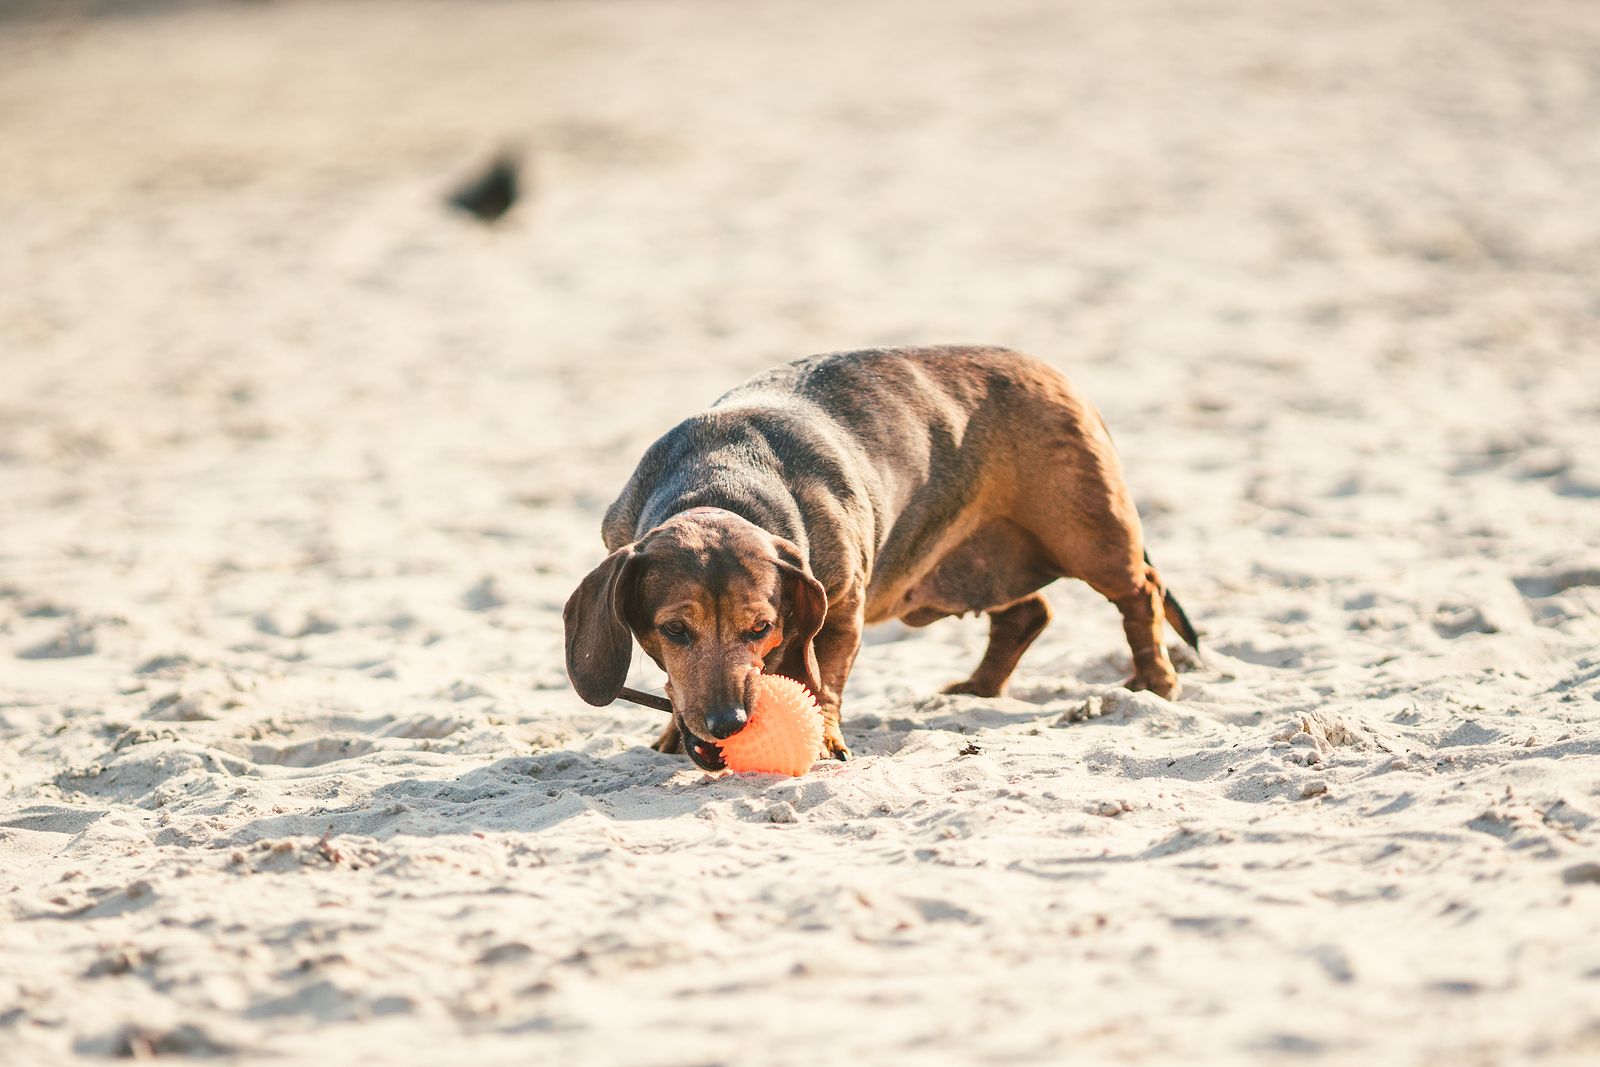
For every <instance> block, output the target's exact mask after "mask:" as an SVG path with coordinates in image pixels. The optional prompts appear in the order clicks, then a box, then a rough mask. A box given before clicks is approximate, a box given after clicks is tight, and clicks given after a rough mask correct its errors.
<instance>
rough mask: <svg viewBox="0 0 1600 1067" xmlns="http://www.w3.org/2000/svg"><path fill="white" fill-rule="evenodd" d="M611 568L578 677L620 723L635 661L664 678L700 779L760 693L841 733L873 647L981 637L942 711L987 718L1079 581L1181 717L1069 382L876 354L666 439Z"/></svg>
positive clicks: (575, 609)
mask: <svg viewBox="0 0 1600 1067" xmlns="http://www.w3.org/2000/svg"><path fill="white" fill-rule="evenodd" d="M601 532H602V536H603V537H604V539H605V544H606V547H607V548H608V549H610V550H611V554H610V555H609V556H607V557H606V559H605V561H604V562H602V563H601V564H600V565H599V566H598V567H596V568H595V569H594V571H593V572H591V573H590V574H589V576H588V577H586V578H584V580H583V582H582V584H580V585H579V586H578V589H577V591H576V592H574V593H573V594H572V597H571V599H569V600H568V601H567V605H566V610H565V612H564V613H563V617H564V619H565V622H566V645H567V673H568V675H569V676H570V677H571V679H572V684H573V686H574V688H576V689H577V691H578V695H579V696H581V697H583V699H584V700H586V701H588V702H589V703H590V704H595V705H605V704H609V703H611V702H612V701H613V700H615V699H617V696H618V695H619V693H620V691H621V690H622V687H623V683H624V681H625V680H626V677H627V673H628V665H629V660H630V658H631V655H632V649H633V640H634V638H637V639H638V641H639V644H640V645H641V646H643V648H644V650H645V652H646V653H647V654H648V655H649V656H650V658H651V659H653V660H655V661H656V663H657V665H659V666H660V667H661V668H662V669H664V670H665V671H666V673H667V696H668V697H669V698H670V700H671V702H672V708H673V718H672V721H671V722H670V723H668V725H667V728H666V730H665V732H663V733H662V735H661V737H660V738H659V739H658V740H657V741H656V743H655V747H656V748H658V749H660V750H661V751H663V752H676V751H678V748H679V746H680V745H683V746H684V747H686V748H687V749H688V751H689V755H690V757H691V758H692V759H693V760H694V761H695V763H697V764H699V765H700V766H701V767H704V768H706V769H707V770H716V769H718V768H720V767H721V766H722V757H721V754H720V752H719V750H718V748H717V745H716V742H717V741H719V740H721V739H723V738H727V737H730V736H732V735H733V734H734V733H735V732H737V731H738V730H739V729H740V728H741V727H742V726H743V725H744V724H745V722H746V721H747V718H748V713H747V711H746V708H747V706H748V703H749V692H750V685H751V681H752V679H753V678H754V677H755V675H756V674H757V673H759V672H763V671H765V672H770V673H776V674H782V675H786V676H788V677H790V678H794V679H797V680H799V681H802V682H804V683H805V684H806V685H807V686H809V687H810V688H811V691H812V692H813V693H815V694H816V696H817V700H818V703H819V704H820V705H821V707H822V711H823V715H824V718H825V720H826V723H825V729H824V735H823V738H824V739H823V743H824V745H825V746H826V749H827V751H826V752H825V753H821V754H822V755H833V756H835V757H837V758H839V759H848V758H849V749H848V748H847V747H846V746H845V741H844V735H843V734H842V733H841V732H840V729H839V704H840V699H841V697H842V695H843V693H844V684H845V679H846V678H847V677H848V676H849V674H850V667H851V664H853V663H854V662H855V658H856V652H857V651H858V650H859V649H860V647H861V631H862V627H864V626H865V625H867V624H868V623H875V622H883V621H886V620H888V619H900V620H902V621H903V622H905V623H907V624H909V625H911V626H925V625H927V624H928V623H930V622H933V621H934V620H935V619H940V618H944V617H945V616H947V615H961V614H964V613H966V612H979V611H984V612H988V613H989V647H988V650H987V651H986V652H984V655H983V659H982V661H980V662H979V664H978V666H977V669H975V670H974V671H973V672H972V677H970V678H968V679H967V680H966V681H964V682H957V683H955V684H954V685H951V686H949V687H948V688H947V689H946V690H945V692H947V693H970V694H973V695H976V696H985V697H992V696H997V695H999V694H1000V693H1001V692H1002V691H1003V690H1004V688H1005V685H1006V680H1007V679H1008V678H1009V677H1010V676H1011V672H1012V670H1013V669H1014V668H1015V667H1016V665H1017V661H1018V660H1019V659H1020V658H1021V657H1022V653H1023V652H1024V651H1025V650H1026V649H1027V647H1028V646H1029V645H1030V644H1032V643H1033V640H1034V638H1036V637H1038V636H1039V633H1040V631H1042V630H1043V629H1044V628H1045V626H1046V624H1048V623H1049V621H1050V607H1049V604H1048V603H1047V602H1046V600H1045V598H1044V595H1043V594H1042V593H1040V592H1039V590H1040V589H1041V588H1042V587H1043V586H1045V585H1048V584H1049V583H1050V582H1052V581H1054V580H1055V579H1057V578H1079V579H1082V580H1083V581H1085V582H1087V583H1088V584H1089V585H1090V587H1092V588H1093V589H1095V590H1096V591H1097V592H1099V593H1100V595H1102V596H1104V597H1105V598H1106V599H1107V600H1109V601H1111V602H1112V603H1113V604H1115V605H1116V606H1117V610H1119V611H1120V612H1122V628H1123V631H1124V632H1125V633H1126V634H1127V638H1128V645H1129V647H1130V648H1132V650H1133V676H1132V677H1131V678H1129V679H1128V681H1127V683H1126V684H1127V686H1128V687H1129V688H1131V689H1148V690H1151V691H1152V692H1155V693H1159V694H1160V695H1162V696H1164V697H1173V696H1176V694H1177V692H1178V679H1177V675H1176V674H1175V673H1174V671H1173V669H1172V663H1171V661H1170V660H1168V659H1167V653H1166V650H1165V648H1164V647H1163V645H1162V639H1161V638H1162V619H1163V616H1164V617H1165V618H1166V620H1167V621H1169V622H1171V623H1172V625H1173V627H1174V628H1175V629H1176V630H1177V631H1178V634H1179V635H1180V636H1181V637H1182V638H1183V639H1184V640H1185V641H1187V642H1188V643H1189V644H1190V645H1192V646H1195V647H1198V640H1197V638H1196V636H1195V633H1194V629H1193V627H1192V626H1190V624H1189V620H1188V619H1187V618H1186V617H1185V616H1184V613H1183V609H1182V608H1181V607H1179V606H1178V602H1177V601H1176V600H1175V599H1173V597H1172V595H1171V594H1170V593H1168V592H1166V590H1165V588H1164V587H1163V586H1162V582H1161V577H1160V575H1158V574H1157V573H1156V570H1155V568H1154V567H1153V566H1151V564H1150V561H1149V557H1148V556H1147V555H1146V554H1145V552H1144V546H1143V544H1142V538H1141V534H1140V529H1139V516H1138V512H1137V511H1136V510H1135V509H1134V505H1133V501H1132V499H1130V497H1129V495H1128V489H1127V487H1126V486H1125V485H1124V484H1123V480H1122V466H1121V464H1120V463H1119V462H1118V460H1117V455H1116V452H1115V450H1114V449H1113V448H1112V445H1111V436H1110V434H1108V433H1107V432H1106V428H1105V424H1104V423H1103V422H1102V421H1101V419H1100V415H1099V414H1098V413H1097V412H1096V411H1095V409H1094V408H1093V407H1092V406H1090V404H1089V402H1088V401H1086V400H1084V399H1083V398H1082V397H1080V396H1079V395H1078V394H1077V393H1076V392H1075V391H1074V390H1073V388H1072V386H1071V385H1070V384H1069V383H1068V382H1067V380H1066V379H1065V378H1064V377H1062V375H1061V374H1060V373H1059V372H1058V371H1056V370H1055V369H1054V368H1052V367H1049V366H1047V365H1046V364H1044V363H1041V362H1039V361H1038V360H1035V359H1031V358H1029V357H1027V356H1022V355H1019V354H1017V353H1014V352H1008V351H1004V350H1002V349H993V348H966V347H942V348H903V349H872V350H868V351H863V352H846V353H842V354H837V355H826V356H814V357H812V358H810V359H803V360H800V361H798V362H796V363H790V364H788V365H786V366H782V367H778V368H776V369H774V370H771V371H768V372H766V373H765V374H762V375H759V376H758V377H756V378H754V379H752V380H751V381H749V382H747V383H745V384H744V385H742V386H740V387H739V388H737V389H735V390H733V391H732V392H730V393H728V394H727V395H726V396H724V397H722V399H720V400H718V401H717V402H716V404H714V405H712V407H710V408H709V409H707V410H705V411H703V412H701V413H699V414H697V415H693V416H691V417H690V418H688V419H687V420H685V421H684V422H682V423H679V424H678V425H677V426H676V427H674V428H673V429H672V430H670V431H669V432H668V433H667V434H666V436H664V437H662V438H661V439H660V440H659V441H657V442H656V443H655V444H654V445H652V446H650V449H649V451H647V452H646V453H645V455H644V458H643V459H642V460H640V462H639V466H638V468H637V469H636V470H635V471H634V472H633V477H632V478H630V479H629V480H628V484H627V486H626V487H625V488H624V489H623V490H622V495H621V496H619V497H618V498H617V500H616V502H615V503H613V504H612V505H611V507H610V509H609V510H608V511H607V512H606V517H605V522H604V524H603V525H602V527H601Z"/></svg>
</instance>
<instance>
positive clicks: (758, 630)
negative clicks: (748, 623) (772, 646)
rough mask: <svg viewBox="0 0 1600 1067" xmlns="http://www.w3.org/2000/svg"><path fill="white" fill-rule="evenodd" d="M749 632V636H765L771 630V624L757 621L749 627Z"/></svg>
mask: <svg viewBox="0 0 1600 1067" xmlns="http://www.w3.org/2000/svg"><path fill="white" fill-rule="evenodd" d="M749 632H750V636H751V637H765V636H767V634H769V633H771V632H772V624H771V623H770V622H758V623H756V624H755V625H754V626H752V627H750V631H749Z"/></svg>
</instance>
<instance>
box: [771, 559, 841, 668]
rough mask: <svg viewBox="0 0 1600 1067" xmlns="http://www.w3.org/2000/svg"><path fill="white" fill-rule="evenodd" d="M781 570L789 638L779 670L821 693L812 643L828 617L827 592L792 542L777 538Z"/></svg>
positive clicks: (779, 567)
mask: <svg viewBox="0 0 1600 1067" xmlns="http://www.w3.org/2000/svg"><path fill="white" fill-rule="evenodd" d="M772 545H773V547H774V548H775V549H777V552H778V570H779V572H780V573H781V575H782V577H783V594H784V596H783V598H784V604H785V610H786V611H787V612H788V617H787V618H786V619H785V620H784V625H783V628H784V633H785V636H786V637H788V638H789V641H788V647H786V648H785V649H784V652H783V659H782V661H781V662H780V663H779V664H778V669H777V673H778V674H781V675H783V676H784V677H786V678H793V679H794V680H795V681H797V682H804V683H805V684H806V688H808V689H810V690H811V692H812V693H813V694H815V695H816V696H818V697H820V696H821V695H822V679H821V677H820V676H819V672H818V670H817V650H816V648H815V647H814V646H813V644H812V642H813V641H815V640H816V636H817V631H818V630H821V629H822V620H823V619H825V618H827V616H828V592H827V590H825V589H823V588H822V583H821V582H819V581H817V578H816V575H814V574H812V573H811V564H810V563H809V562H808V561H807V560H806V558H805V556H803V555H801V554H800V549H799V548H798V547H796V546H795V544H794V543H793V542H791V541H785V540H784V539H783V538H781V537H774V538H773V539H772Z"/></svg>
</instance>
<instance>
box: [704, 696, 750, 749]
mask: <svg viewBox="0 0 1600 1067" xmlns="http://www.w3.org/2000/svg"><path fill="white" fill-rule="evenodd" d="M749 721H750V713H749V712H747V711H745V710H744V709H743V708H741V707H740V706H739V705H737V704H728V705H725V706H723V707H720V708H712V709H711V710H710V711H708V712H706V729H707V730H710V731H711V736H712V737H715V738H716V739H717V740H718V741H721V740H722V739H724V738H727V737H732V736H733V735H734V734H736V733H738V732H739V731H740V730H743V729H744V724H745V723H747V722H749Z"/></svg>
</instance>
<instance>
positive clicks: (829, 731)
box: [819, 723, 850, 763]
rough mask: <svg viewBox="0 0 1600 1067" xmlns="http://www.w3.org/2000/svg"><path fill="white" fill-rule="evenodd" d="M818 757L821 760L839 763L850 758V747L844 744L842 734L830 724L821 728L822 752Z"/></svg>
mask: <svg viewBox="0 0 1600 1067" xmlns="http://www.w3.org/2000/svg"><path fill="white" fill-rule="evenodd" d="M819 755H820V756H821V757H822V758H823V759H836V760H838V761H839V762H841V763H843V762H844V761H845V760H848V759H849V758H850V746H849V745H847V744H845V743H844V734H842V733H840V732H839V728H838V727H837V726H835V725H833V724H832V723H828V724H826V725H824V726H823V728H822V751H821V753H819Z"/></svg>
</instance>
